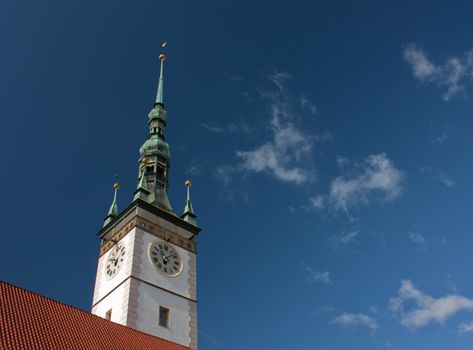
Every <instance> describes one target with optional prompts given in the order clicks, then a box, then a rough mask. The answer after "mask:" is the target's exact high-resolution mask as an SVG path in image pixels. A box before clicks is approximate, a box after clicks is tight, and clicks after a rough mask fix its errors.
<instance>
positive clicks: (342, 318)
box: [331, 312, 379, 330]
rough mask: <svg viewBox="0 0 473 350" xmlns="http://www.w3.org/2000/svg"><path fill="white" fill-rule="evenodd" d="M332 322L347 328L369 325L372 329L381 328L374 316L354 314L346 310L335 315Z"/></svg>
mask: <svg viewBox="0 0 473 350" xmlns="http://www.w3.org/2000/svg"><path fill="white" fill-rule="evenodd" d="M331 323H334V324H337V325H339V326H342V327H345V328H355V327H367V328H369V329H371V330H376V329H378V328H379V326H378V323H377V322H376V319H375V318H374V317H371V316H368V315H365V314H352V313H349V312H344V313H342V314H341V315H339V316H337V317H335V318H334V319H333V320H332V322H331Z"/></svg>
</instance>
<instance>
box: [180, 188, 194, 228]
mask: <svg viewBox="0 0 473 350" xmlns="http://www.w3.org/2000/svg"><path fill="white" fill-rule="evenodd" d="M185 185H186V187H187V197H186V205H185V206H184V214H182V215H181V218H182V219H183V220H184V221H187V222H188V223H190V224H192V225H194V226H197V220H196V219H197V215H195V213H194V208H193V207H192V202H191V193H190V187H191V186H192V183H191V182H190V180H187V181H186V182H185Z"/></svg>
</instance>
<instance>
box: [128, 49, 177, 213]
mask: <svg viewBox="0 0 473 350" xmlns="http://www.w3.org/2000/svg"><path fill="white" fill-rule="evenodd" d="M165 59H166V56H165V55H159V60H160V61H161V72H160V76H159V84H158V93H157V95H156V102H155V103H154V106H153V109H152V110H151V112H149V114H148V125H149V135H148V139H147V140H146V141H145V143H144V144H143V146H141V148H140V154H141V157H140V161H141V165H140V172H139V173H140V174H145V175H144V179H141V181H140V182H146V191H148V192H149V195H148V196H146V199H145V198H144V197H145V196H144V195H143V193H142V194H141V196H142V197H141V198H142V199H145V200H146V201H147V202H148V203H150V204H152V205H154V206H156V207H159V208H161V209H164V210H166V211H168V212H171V213H173V211H172V207H171V203H170V202H169V199H168V195H167V191H168V188H169V181H168V179H169V168H170V166H171V164H170V159H171V153H170V151H169V145H168V144H167V143H166V140H165V137H164V129H165V128H166V124H167V114H166V110H165V108H164V104H163V77H164V75H163V74H164V73H163V70H164V60H165ZM140 191H141V190H140ZM141 192H143V191H141ZM135 195H136V194H135Z"/></svg>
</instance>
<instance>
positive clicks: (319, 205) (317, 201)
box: [308, 195, 326, 211]
mask: <svg viewBox="0 0 473 350" xmlns="http://www.w3.org/2000/svg"><path fill="white" fill-rule="evenodd" d="M325 204H326V203H325V197H324V196H322V195H316V196H313V197H311V198H309V208H308V209H309V210H314V211H317V210H322V209H325Z"/></svg>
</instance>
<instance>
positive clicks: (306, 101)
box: [299, 94, 317, 114]
mask: <svg viewBox="0 0 473 350" xmlns="http://www.w3.org/2000/svg"><path fill="white" fill-rule="evenodd" d="M299 104H300V105H301V106H302V107H304V108H307V109H308V110H309V111H310V113H312V114H316V113H317V106H316V105H315V104H314V103H312V101H311V100H309V98H308V97H307V96H306V95H304V94H301V95H300V97H299Z"/></svg>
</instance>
